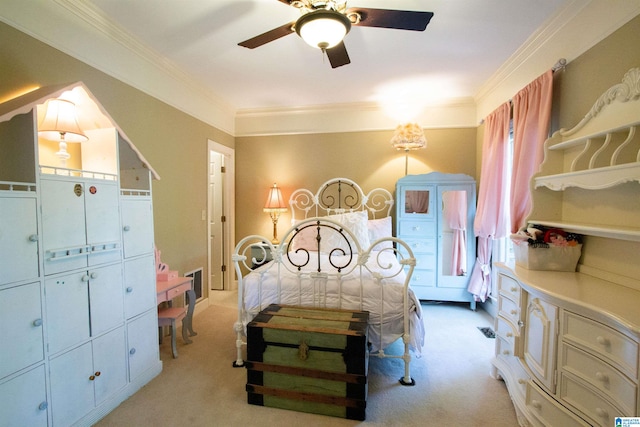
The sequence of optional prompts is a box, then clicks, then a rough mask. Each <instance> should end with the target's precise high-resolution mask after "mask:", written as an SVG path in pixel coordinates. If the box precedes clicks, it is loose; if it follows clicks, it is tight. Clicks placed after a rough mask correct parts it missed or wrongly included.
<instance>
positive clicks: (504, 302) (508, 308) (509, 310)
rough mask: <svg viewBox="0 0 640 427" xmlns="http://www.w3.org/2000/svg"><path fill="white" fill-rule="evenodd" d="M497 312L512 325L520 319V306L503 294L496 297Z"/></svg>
mask: <svg viewBox="0 0 640 427" xmlns="http://www.w3.org/2000/svg"><path fill="white" fill-rule="evenodd" d="M498 312H499V313H500V315H501V316H503V317H504V318H506V319H509V321H511V323H513V324H514V325H517V324H518V321H519V320H520V307H519V306H518V304H517V303H516V302H515V301H513V300H511V299H510V298H507V297H506V296H504V295H502V296H501V297H500V298H499V299H498Z"/></svg>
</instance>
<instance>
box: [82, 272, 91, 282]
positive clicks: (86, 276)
mask: <svg viewBox="0 0 640 427" xmlns="http://www.w3.org/2000/svg"><path fill="white" fill-rule="evenodd" d="M80 280H82V281H83V282H88V281H89V275H88V274H83V275H82V279H80Z"/></svg>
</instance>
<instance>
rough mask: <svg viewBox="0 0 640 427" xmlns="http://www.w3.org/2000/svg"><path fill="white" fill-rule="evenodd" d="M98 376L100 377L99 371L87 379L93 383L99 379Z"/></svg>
mask: <svg viewBox="0 0 640 427" xmlns="http://www.w3.org/2000/svg"><path fill="white" fill-rule="evenodd" d="M99 376H100V371H96V372H95V373H94V374H93V375H91V376H90V377H89V379H90V380H91V381H93V380H95V379H96V377H99Z"/></svg>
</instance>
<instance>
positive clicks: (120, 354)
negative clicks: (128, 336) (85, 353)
mask: <svg viewBox="0 0 640 427" xmlns="http://www.w3.org/2000/svg"><path fill="white" fill-rule="evenodd" d="M92 344H93V375H95V379H94V381H93V382H94V385H95V397H96V405H99V404H101V403H102V402H104V401H105V400H106V399H107V398H109V397H110V396H111V395H112V394H113V393H115V392H117V391H118V390H120V389H121V388H122V387H124V386H125V385H126V384H127V362H126V360H127V357H126V354H127V353H126V352H127V348H126V342H125V337H124V327H122V328H118V329H116V330H114V331H111V332H109V333H108V334H105V335H103V336H101V337H99V338H96V339H95V340H93V343H92ZM98 373H99V374H98Z"/></svg>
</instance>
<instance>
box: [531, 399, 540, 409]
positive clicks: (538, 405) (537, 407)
mask: <svg viewBox="0 0 640 427" xmlns="http://www.w3.org/2000/svg"><path fill="white" fill-rule="evenodd" d="M531 406H533V407H534V408H536V409H540V408H542V403H540V402H538V401H537V400H535V399H534V400H532V401H531Z"/></svg>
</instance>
